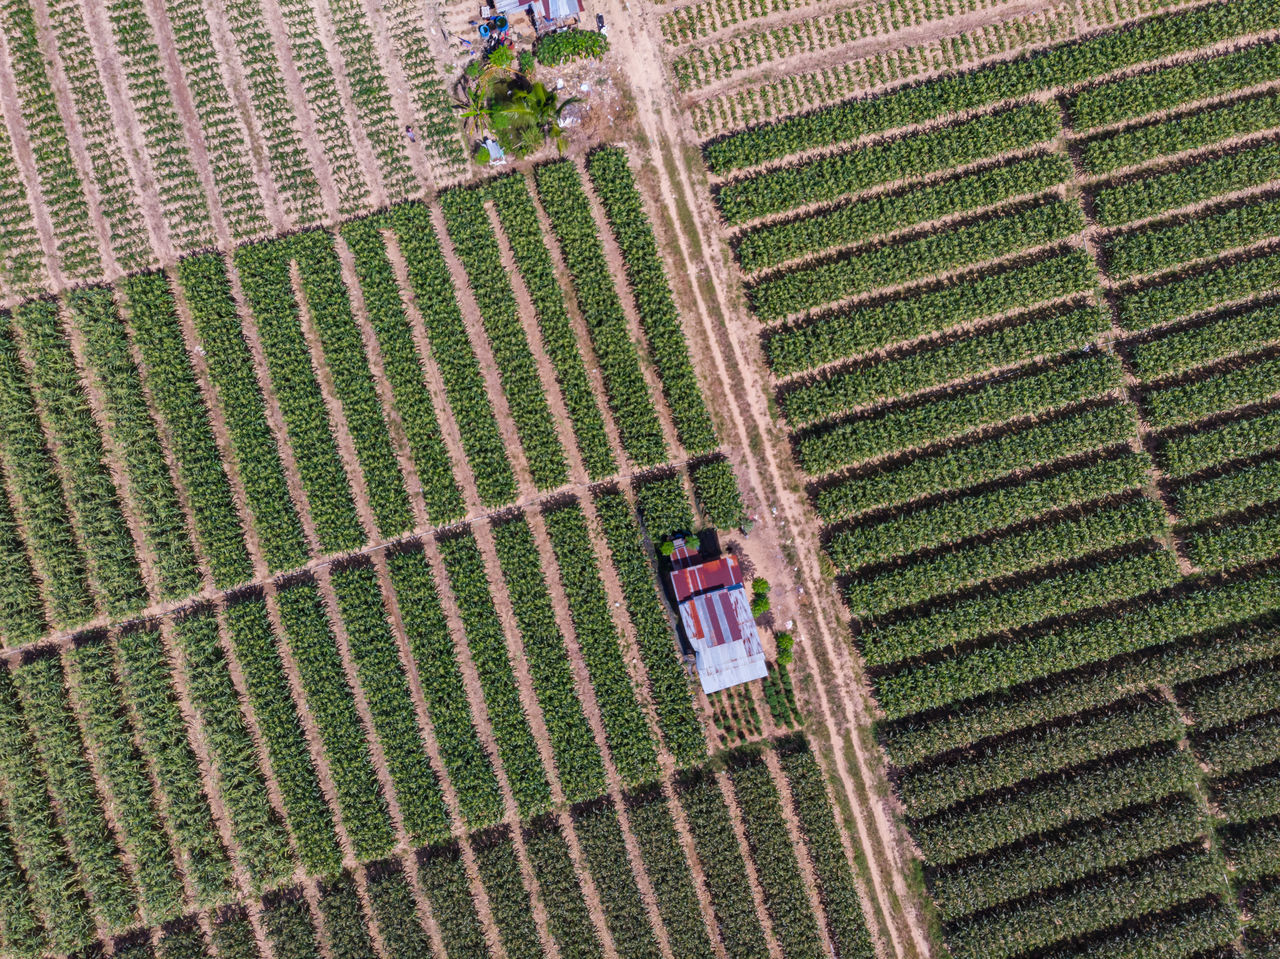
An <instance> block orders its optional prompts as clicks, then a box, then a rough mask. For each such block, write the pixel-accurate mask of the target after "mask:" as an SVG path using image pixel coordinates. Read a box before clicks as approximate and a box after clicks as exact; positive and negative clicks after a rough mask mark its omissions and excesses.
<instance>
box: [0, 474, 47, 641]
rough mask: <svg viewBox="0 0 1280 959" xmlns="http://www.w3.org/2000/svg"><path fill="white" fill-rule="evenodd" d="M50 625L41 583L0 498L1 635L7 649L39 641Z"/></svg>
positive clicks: (4, 499) (5, 499) (10, 513)
mask: <svg viewBox="0 0 1280 959" xmlns="http://www.w3.org/2000/svg"><path fill="white" fill-rule="evenodd" d="M47 626H48V620H47V619H46V617H45V609H44V602H43V600H42V599H41V597H40V582H39V580H37V579H36V573H35V569H34V568H33V567H32V565H31V556H30V554H28V552H27V547H26V545H25V544H24V543H23V541H22V533H21V531H20V530H19V528H18V522H17V520H16V519H15V518H14V515H13V511H12V509H10V503H9V499H8V497H7V496H3V495H0V636H3V641H4V644H5V645H6V646H11V647H12V646H20V645H22V644H23V643H28V642H31V641H32V640H36V639H39V638H40V636H41V635H42V634H43V633H44V631H45V629H46V628H47Z"/></svg>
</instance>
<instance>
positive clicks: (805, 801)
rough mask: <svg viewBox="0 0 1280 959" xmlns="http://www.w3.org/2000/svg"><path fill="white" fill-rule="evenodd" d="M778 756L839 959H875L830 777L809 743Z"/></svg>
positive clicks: (788, 745)
mask: <svg viewBox="0 0 1280 959" xmlns="http://www.w3.org/2000/svg"><path fill="white" fill-rule="evenodd" d="M778 752H779V761H780V762H781V764H782V774H783V775H784V776H785V777H786V780H787V785H788V787H789V789H790V792H791V802H792V805H793V806H794V808H795V813H796V818H797V819H798V820H799V823H800V828H801V830H802V831H803V832H804V836H805V841H806V843H807V844H808V847H809V861H810V864H811V865H812V866H813V871H814V875H815V877H816V878H817V880H818V895H819V898H820V899H821V901H822V906H823V909H824V910H825V911H826V914H827V931H828V933H829V934H830V936H831V941H832V944H833V945H834V946H835V949H836V954H837V955H838V956H840V959H871V957H872V956H873V955H874V952H875V950H874V947H873V946H872V943H871V936H870V934H869V933H868V932H867V924H866V920H865V919H864V918H863V913H862V906H861V904H860V903H859V902H858V890H857V886H856V884H855V883H854V879H853V870H852V869H850V868H849V860H848V859H847V858H846V857H845V853H844V846H843V845H842V844H841V842H840V832H839V829H838V828H837V826H836V818H835V812H834V810H833V808H832V805H831V800H830V799H829V798H828V797H827V789H826V785H825V781H826V777H825V775H824V774H823V772H822V769H821V767H819V766H818V762H817V760H816V759H815V757H814V755H813V753H812V752H811V751H810V749H809V744H808V743H807V742H806V741H805V740H804V739H802V738H799V737H797V738H794V739H791V740H788V741H785V742H783V743H782V744H780V745H779V749H778Z"/></svg>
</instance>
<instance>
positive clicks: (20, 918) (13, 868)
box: [0, 824, 45, 959]
mask: <svg viewBox="0 0 1280 959" xmlns="http://www.w3.org/2000/svg"><path fill="white" fill-rule="evenodd" d="M17 856H18V854H17V851H16V850H15V849H14V848H13V837H12V836H10V834H9V828H8V826H7V825H3V824H0V945H3V946H4V948H5V949H7V950H8V951H9V952H10V953H12V954H13V955H15V956H20V957H22V959H34V957H35V956H38V955H40V954H41V952H42V951H43V950H44V948H45V936H44V930H43V929H42V928H41V925H40V920H39V918H38V917H37V916H36V909H35V903H34V902H33V901H32V897H31V889H30V887H29V886H28V884H27V877H26V876H25V875H23V872H22V867H21V866H19V865H18V858H17Z"/></svg>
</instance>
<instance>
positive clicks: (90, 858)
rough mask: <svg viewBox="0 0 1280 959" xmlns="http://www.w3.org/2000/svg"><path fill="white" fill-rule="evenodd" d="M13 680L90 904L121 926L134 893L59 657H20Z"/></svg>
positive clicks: (101, 918) (108, 923)
mask: <svg viewBox="0 0 1280 959" xmlns="http://www.w3.org/2000/svg"><path fill="white" fill-rule="evenodd" d="M13 684H14V686H15V688H16V689H17V691H18V699H19V700H20V702H21V704H22V715H23V719H24V720H25V722H26V726H27V729H28V730H29V731H30V733H31V736H32V738H33V740H34V741H35V746H36V750H37V755H38V756H39V762H38V765H39V767H40V770H41V772H42V773H43V775H44V777H45V780H46V782H47V783H48V787H49V794H50V796H51V797H52V799H53V801H54V802H55V803H56V804H57V807H56V808H57V810H58V814H59V815H58V818H59V821H60V823H61V826H62V831H63V834H64V835H65V836H66V839H67V845H68V847H69V848H70V851H71V857H72V859H73V860H74V861H75V863H76V867H77V872H78V874H79V877H80V881H81V883H83V885H84V887H85V891H86V892H88V894H89V901H90V908H91V910H92V911H93V913H94V916H95V918H96V919H97V921H98V922H99V923H101V924H102V926H103V927H104V928H106V929H109V930H111V931H112V932H122V931H124V930H125V929H128V928H129V927H130V926H131V925H133V924H134V923H135V922H136V920H137V915H138V899H137V896H136V895H135V894H134V891H133V889H132V888H131V883H130V881H129V877H128V874H127V873H126V871H125V865H124V859H123V856H122V854H121V850H120V847H119V846H118V845H117V844H116V839H115V836H114V835H113V834H112V832H111V829H110V828H109V827H108V825H107V819H106V815H105V814H104V812H103V800H102V797H101V796H100V795H99V793H98V790H97V788H96V785H95V783H94V781H93V771H92V770H91V769H90V768H89V763H88V761H87V760H86V759H85V755H84V754H85V747H84V741H83V740H82V739H81V737H80V728H79V727H78V726H77V725H76V720H75V717H74V715H72V712H71V704H70V701H69V699H68V696H67V689H66V686H65V685H64V681H63V676H62V664H61V661H60V660H59V658H58V657H57V656H56V655H53V656H42V657H39V658H37V659H31V660H29V661H27V662H25V663H22V664H20V665H18V666H17V667H16V668H15V669H14V671H13Z"/></svg>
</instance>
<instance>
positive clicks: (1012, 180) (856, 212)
mask: <svg viewBox="0 0 1280 959" xmlns="http://www.w3.org/2000/svg"><path fill="white" fill-rule="evenodd" d="M1070 177H1071V165H1070V162H1069V161H1068V160H1067V158H1066V157H1064V156H1061V155H1059V154H1056V153H1055V154H1049V155H1047V156H1034V157H1030V158H1028V159H1025V160H1012V161H1009V162H1007V163H1003V164H1001V165H998V166H993V167H988V168H985V169H982V170H978V171H976V172H973V173H964V174H961V175H959V176H956V177H953V178H950V179H947V180H943V181H941V182H940V183H928V184H914V183H913V184H912V185H911V186H909V187H907V188H904V189H901V190H896V191H894V192H893V193H885V194H879V195H876V196H871V197H867V198H865V199H858V200H852V201H849V202H847V203H844V204H842V205H840V206H838V207H836V208H835V209H833V210H829V211H826V212H821V213H815V214H814V215H812V216H806V217H802V218H800V219H793V220H785V221H783V222H782V223H776V224H769V225H767V226H761V227H758V228H756V229H754V230H752V231H750V232H749V233H745V234H743V235H742V236H740V237H739V238H738V239H737V240H736V241H735V249H736V252H737V255H738V262H739V263H740V264H741V265H742V269H743V270H745V271H746V272H748V273H752V272H755V271H756V270H764V269H768V268H769V267H773V266H777V265H778V264H780V263H784V262H786V261H787V260H792V259H795V258H797V257H801V256H805V255H807V254H811V253H818V252H821V251H823V250H828V249H831V248H833V247H837V246H849V245H851V244H853V243H858V242H860V241H863V240H866V239H869V238H871V237H874V236H876V235H878V234H883V233H890V232H892V231H894V230H899V229H902V228H903V227H908V226H912V225H915V224H918V223H927V222H928V221H930V220H934V219H937V218H939V217H943V216H951V215H953V214H956V213H963V212H967V211H970V210H979V209H981V208H982V207H985V206H990V205H992V204H995V203H999V202H1001V201H1003V200H1008V199H1010V198H1011V197H1019V196H1031V195H1033V194H1036V193H1039V192H1041V191H1043V190H1046V189H1048V188H1049V187H1051V186H1054V185H1056V184H1058V183H1061V182H1063V181H1064V180H1067V179H1069V178H1070Z"/></svg>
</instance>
